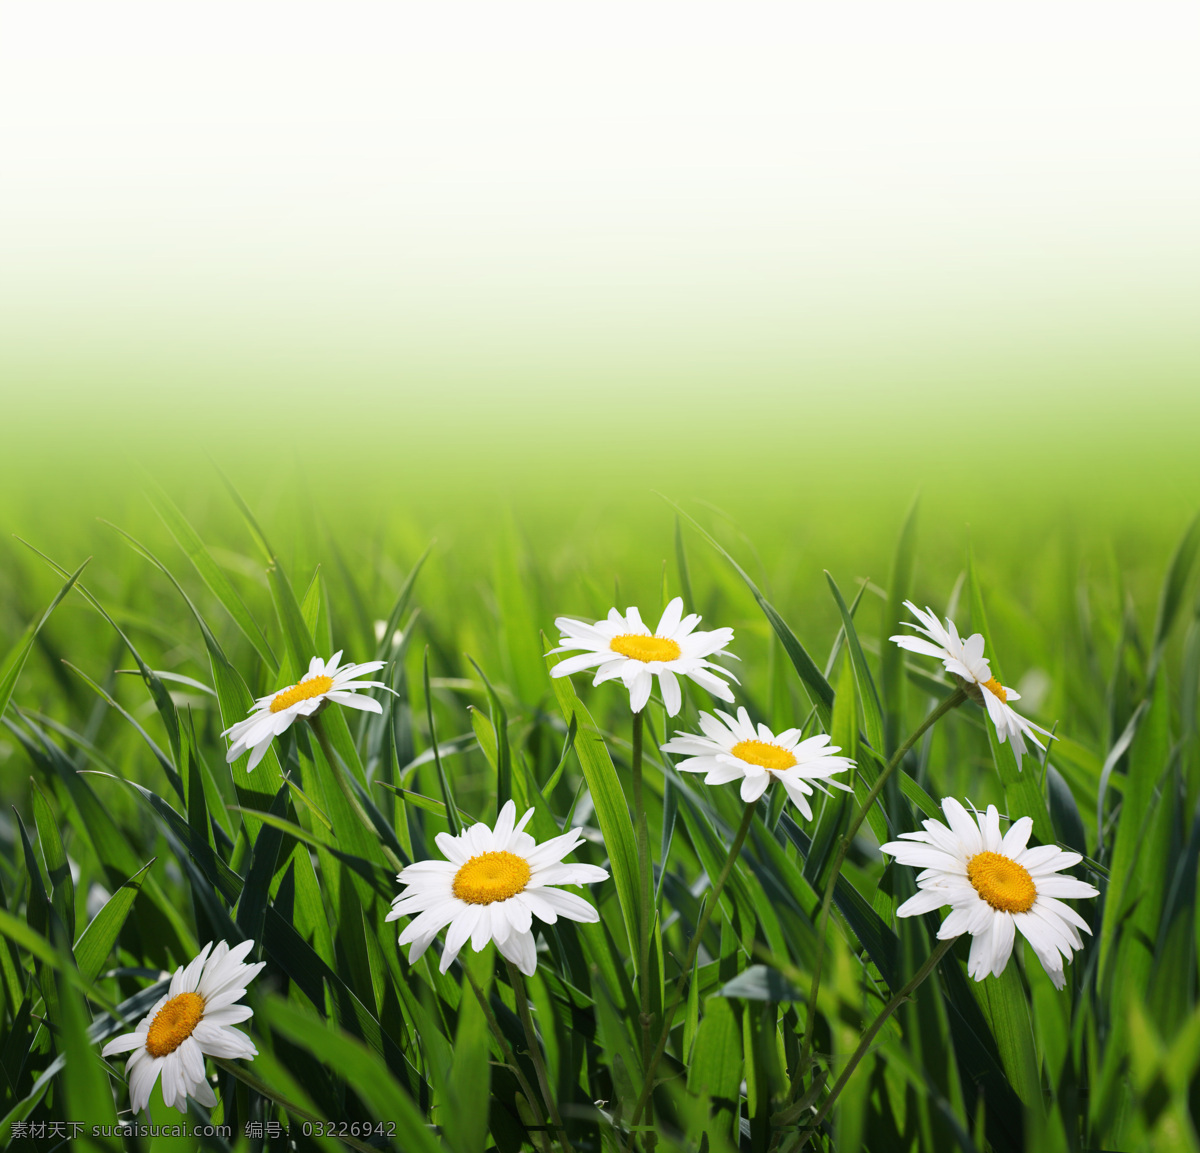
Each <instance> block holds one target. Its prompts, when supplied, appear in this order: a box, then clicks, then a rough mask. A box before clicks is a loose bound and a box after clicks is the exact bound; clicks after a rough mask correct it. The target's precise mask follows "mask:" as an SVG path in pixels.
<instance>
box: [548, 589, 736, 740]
mask: <svg viewBox="0 0 1200 1153" xmlns="http://www.w3.org/2000/svg"><path fill="white" fill-rule="evenodd" d="M554 623H555V624H556V625H557V626H558V627H559V628H560V629H561V630H562V633H563V635H562V636H561V637H559V638H558V645H559V647H558V648H556V649H551V652H555V653H565V652H568V651H570V650H571V649H586V650H587V651H586V652H583V653H580V654H579V655H578V656H574V657H567V659H566V660H564V661H560V662H559V663H558V664H556V665H555V666H554V668H552V669H551V670H550V675H551V676H552V677H565V676H569V675H570V674H571V673H578V672H582V671H583V670H584V669H590V668H595V666H596V665H599V666H600V668H599V669H597V671H596V676H595V679H594V680H593V681H592V684H594V685H598V684H602V683H603V682H604V681H611V680H613V679H615V678H616V677H620V678H621V680H622V681H624V683H625V687H626V688H627V689H628V690H629V705H630V708H632V709H633V711H634V712H635V713H640V712H641V711H642V709H643V708H645V706H646V702H647V701H648V700H649V699H650V690H651V689H652V688H653V687H654V678H655V677H658V684H659V687H660V689H661V690H662V698H663V704H664V705H666V706H667V713H668V715H670V716H672V717H673V716H675V714H676V713H678V712H679V710H680V708H681V707H682V705H683V694H682V692H681V691H680V688H679V681H678V680H677V679H676V674H679V675H681V676H685V677H691V678H692V680H694V681H695V682H696V684H698V685H700V686H701V687H702V688H706V689H708V691H709V692H710V693H712V695H713V696H714V697H719V698H720V699H721V700H723V701H732V700H733V693H732V692H731V691H730V688H729V686H728V685H727V684H726V683H725V682H724V681H723V680H721V679H720V677H718V676H715V675H714V674H715V673H720V674H721V676H725V677H732V678H733V679H734V680H735V681H736V680H737V677H734V676H733V673H731V672H730V671H729V670H728V669H723V668H721V667H720V666H719V665H714V664H712V663H711V662H710V661H708V660H707V659H706V658H707V657H711V656H717V655H722V656H733V654H732V653H726V652H724V649H725V646H726V645H727V644H729V642H730V641H731V640H733V629H714V630H713V631H712V632H707V633H697V632H693V631H692V630H693V629H694V628H695V627H696V626H697V625H698V624H699V623H700V617H699V616H697V615H696V614H695V613H689V614H688V615H687V616H686V617H685V616H684V615H683V598H682V597H676V598H675V599H674V600H673V601H671V603H670V604H669V605H667V607H666V608H665V609H664V610H663V615H662V618H661V619H660V620H659V622H658V628H656V629H655V630H654V632H651V631H650V630H649V629H648V628H647V627H646V626H645V625H644V624H643V623H642V618H641V614H640V613H639V612H638V610H637V609H636V608H629V609H626V610H625V615H624V616H622V615H621V614H620V613H619V612H617V610H616V609H609V610H608V618H607V619H606V620H602V621H597V622H596V623H595V624H592V625H588V624H584V623H583V622H582V621H576V620H572V619H571V618H570V617H558V618H557V619H556V620H555V622H554ZM734 659H735V660H736V658H734Z"/></svg>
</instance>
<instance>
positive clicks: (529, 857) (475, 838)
mask: <svg viewBox="0 0 1200 1153" xmlns="http://www.w3.org/2000/svg"><path fill="white" fill-rule="evenodd" d="M516 816H517V808H516V805H514V804H513V802H512V801H508V802H506V803H505V805H504V807H503V808H502V809H501V810H500V815H499V817H497V818H496V826H495V828H488V826H487V825H485V824H483V823H480V824H477V825H472V826H471V827H470V828H469V829H464V830H463V831H462V833H460V834H459V835H458V836H457V837H452V836H451V835H450V834H449V833H438V836H437V843H438V848H439V849H441V850H442V852H443V853H444V854H445V855H446V857H447V858H448V859H447V860H445V861H417V862H416V863H415V864H412V865H409V866H408V868H406V869H405V870H403V872H401V873H400V874H399V876H398V877H397V880H398V881H399V882H400V883H401V884H402V885H404V886H405V888H404V890H403V891H402V892H401V893H400V895H399V896H398V897H396V898H395V899H394V900H393V901H392V911H391V912H390V913H389V914H388V915H387V918H386V919H387V920H389V921H395V920H397V919H398V918H400V917H405V916H410V915H412V914H414V913H415V914H416V916H414V917H413V919H412V920H411V921H410V922H409V923H408V925H407V926H406V927H405V929H404V931H403V932H402V933H401V934H400V944H401V945H408V944H410V943H411V945H412V948H411V949H409V951H408V961H409V964H412V963H413V962H415V961H416V960H418V958H420V956H421V954H422V953H424V952H425V950H426V949H428V948H429V946H430V945H431V944H432V943H433V939H434V938H435V937H436V936H437V935H438V933H440V932H441V931H442V930H443V929H445V928H446V926H447V925H449V929H448V931H447V933H446V947H445V948H444V949H443V950H442V963H441V965H440V966H439V967H440V969H441V971H442V972H443V973H444V972H445V971H446V970H447V969H448V968H450V966H451V964H452V963H453V962H454V958H455V957H457V956H458V954H459V950H460V949H462V947H463V945H465V944H466V943H467V941H468V940H470V942H471V947H472V948H473V949H474V950H475V952H477V953H478V952H480V951H481V950H482V949H483V948H484V946H485V945H487V943H488V942H489V941H494V942H495V943H496V948H497V949H499V950H500V954H501V956H503V957H506V958H507V959H508V960H510V961H511V962H512V963H513V964H514V965H516V967H517V968H518V969H520V970H521V972H522V973H524V974H525V976H527V977H532V976H533V972H534V970H535V969H536V968H537V955H536V949H535V946H534V941H533V929H532V923H533V918H534V917H537V918H538V919H539V920H541V921H545V922H546V924H548V925H553V924H554V922H555V921H557V920H558V918H559V917H566V918H567V919H568V920H570V921H598V920H599V919H600V914H599V913H597V912H596V910H595V909H594V908H593V907H592V906H591V905H589V904H588V903H587V901H585V900H584V899H583V898H582V897H580V896H577V895H576V894H574V893H567V892H564V891H563V890H562V889H558V888H554V887H553V886H555V885H582V884H588V883H591V882H594V881H604V880H607V879H608V870H607V869H601V868H599V867H598V866H596V865H564V864H563V863H562V859H563V857H565V856H566V855H567V854H568V853H569V852H570V851H571V850H572V849H574V848H575V847H576V846H577V845H578V844H579V842H580V840H581V839H582V838H583V830H582V829H572V830H571V831H570V832H568V833H564V834H563V835H562V836H561V837H552V838H551V839H550V840H548V841H544V842H543V843H542V844H540V845H539V844H538V843H537V842H536V841H535V840H534V839H533V838H532V837H531V836H530V835H529V834H528V833H526V832H524V831H523V830H524V828H525V825H526V824H527V823H528V821H529V818H530V817H532V816H533V810H532V809H530V810H529V811H528V812H527V813H526V814H525V815H524V816H523V817H522V818H521V819H520V821H517V819H516Z"/></svg>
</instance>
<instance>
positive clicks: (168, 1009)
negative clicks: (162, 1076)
mask: <svg viewBox="0 0 1200 1153" xmlns="http://www.w3.org/2000/svg"><path fill="white" fill-rule="evenodd" d="M203 1016H204V998H203V997H201V996H200V994H199V993H180V994H179V996H178V997H172V998H171V999H170V1000H169V1001H168V1002H167V1003H166V1004H165V1005H164V1006H163V1007H162V1008H161V1009H159V1011H158V1012H157V1013H155V1014H154V1020H153V1021H151V1022H150V1029H149V1031H148V1032H147V1033H146V1052H147V1053H149V1054H150V1056H151V1057H165V1056H166V1055H167V1054H168V1053H174V1052H175V1050H176V1049H178V1048H179V1046H180V1045H182V1044H183V1043H184V1041H186V1040H187V1039H188V1038H189V1037H190V1036H191V1035H192V1034H193V1033H194V1032H195V1031H196V1026H197V1025H199V1024H200V1019H201V1018H202V1017H203Z"/></svg>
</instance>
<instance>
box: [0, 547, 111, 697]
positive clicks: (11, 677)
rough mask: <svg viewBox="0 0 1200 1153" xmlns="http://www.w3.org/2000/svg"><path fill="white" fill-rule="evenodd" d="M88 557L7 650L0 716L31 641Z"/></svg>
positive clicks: (1, 670)
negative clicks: (35, 619) (44, 609)
mask: <svg viewBox="0 0 1200 1153" xmlns="http://www.w3.org/2000/svg"><path fill="white" fill-rule="evenodd" d="M91 559H92V558H91V557H88V559H87V560H85V561H84V562H83V564H81V565H80V566H79V567H78V568H77V569H76V570H75V571H74V572H73V573H71V575H70V576H69V577H67V579H66V582H65V583H64V584H63V586H62V588H60V589H59V590H58V592H57V593H55V594H54V599H53V600H52V601H51V602H50V604H49V605H47V606H46V611H45V612H44V613H42V615H41V616H40V617H39V618H38V619H37V621H36V622H35V623H32V624H30V625H29V627H28V628H27V629H26V630H25V632H24V634H23V635H22V637H21V639H20V640H19V641H17V643H16V644H15V645H14V646H13V647H12V649H10V650H9V653H8V656H6V657H5V658H4V664H3V665H0V716H3V715H4V710H5V709H6V708H8V702H9V701H10V700H11V699H12V695H13V690H14V689H15V688H16V687H17V681H18V679H19V678H20V676H21V670H22V669H23V668H24V667H25V661H26V660H27V659H28V657H29V650H30V649H32V648H33V642H34V641H35V640H37V635H38V633H40V632H41V631H42V627H43V626H44V625H45V623H46V622H47V621H48V620H49V619H50V617H51V615H52V614H53V612H54V610H55V609H56V608H58V606H59V605H60V604H61V603H62V600H63V597H65V596H66V595H67V593H69V592H70V591H71V589H72V588H74V587H75V582H76V581H77V580H79V577H80V574H81V573H82V572H83V570H84V569H85V568H87V566H88V562H89V561H90V560H91Z"/></svg>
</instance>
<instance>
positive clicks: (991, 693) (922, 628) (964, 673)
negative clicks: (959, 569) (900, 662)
mask: <svg viewBox="0 0 1200 1153" xmlns="http://www.w3.org/2000/svg"><path fill="white" fill-rule="evenodd" d="M904 606H905V608H908V609H911V610H912V614H913V616H915V617H916V618H917V620H919V621H920V622H921V623H920V624H914V623H913V622H912V621H905V622H904V623H905V624H906V625H908V626H909V627H910V628H914V629H916V630H917V632H919V633H924V634H925V636H927V637H928V638H929V640H922V639H921V638H920V637H913V636H908V635H907V634H905V635H904V636H898V637H890V638H889V639H890V640H893V641H895V642H896V644H898V645H899V646H900V647H901V648H902V649H908V651H909V652H912V653H921V654H922V655H923V656H927V657H936V658H937V659H938V660H939V661H941V662H942V664H943V665H944V666H945V668H946V671H947V672H949V673H951V674H953V675H954V676H955V677H957V678H958V680H959V681H960V682H961V683H962V685H963V688H965V689H966V691H967V695H968V696H970V697H971V699H972V700H974V701H975V703H976V704H980V705H983V707H984V708H986V709H987V714H988V716H989V717H991V719H992V724H993V725H995V726H996V736H997V737H999V738H1000V741H1001V742H1003V741H1004V740H1006V739H1007V738H1009V737H1011V738H1012V751H1013V753H1014V754H1015V755H1016V758H1017V768H1020V767H1021V757H1022V755H1023V754H1024V753H1025V751H1026V747H1025V737H1028V738H1029V739H1030V740H1031V741H1033V743H1034V744H1035V745H1037V747H1038V748H1039V749H1042V748H1045V745H1043V744H1042V742H1041V741H1039V740H1038V739H1037V737H1035V736H1034V732H1035V731H1036V732H1039V733H1042V734H1043V735H1045V736H1047V737H1048V736H1050V735H1051V734H1050V733H1049V732H1048V731H1047V730H1046V729H1043V728H1042V727H1041V726H1040V725H1035V724H1034V723H1033V722H1032V721H1027V720H1026V719H1025V718H1024V717H1023V716H1021V715H1020V714H1019V713H1017V712H1016V711H1015V710H1014V709H1013V708H1012V707H1011V706H1010V705H1009V703H1008V702H1009V701H1019V700H1020V699H1021V695H1020V693H1018V692H1017V691H1016V689H1010V688H1006V687H1005V686H1004V685H1002V684H1001V683H1000V682H999V681H998V680H997V679H996V678H995V677H994V676H993V675H992V669H991V665H989V664H988V662H987V658H986V657H984V655H983V634H982V633H972V634H971V635H970V636H969V637H967V639H966V640H965V641H964V640H963V639H962V638H961V637H960V636H959V635H958V629H956V628H955V627H954V622H953V621H952V620H951V619H950V618H949V617H947V618H946V627H945V628H943V627H942V624H941V622H940V621H939V620H938V619H937V617H936V616H935V615H934V612H933V609H931V608H926V610H925V611H924V612H922V611H921V610H920V609H919V608H917V606H916V605H915V604H913V603H912V601H905V602H904Z"/></svg>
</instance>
